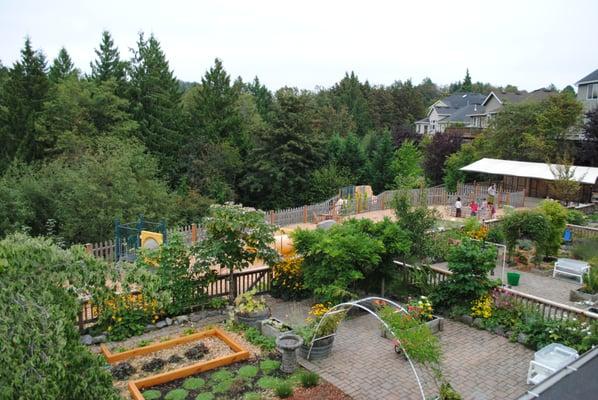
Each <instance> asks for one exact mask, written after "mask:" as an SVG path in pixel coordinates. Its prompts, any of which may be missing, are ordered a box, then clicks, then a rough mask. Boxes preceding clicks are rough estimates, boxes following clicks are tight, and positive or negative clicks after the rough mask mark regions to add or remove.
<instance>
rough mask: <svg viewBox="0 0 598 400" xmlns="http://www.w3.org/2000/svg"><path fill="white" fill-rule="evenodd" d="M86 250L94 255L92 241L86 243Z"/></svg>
mask: <svg viewBox="0 0 598 400" xmlns="http://www.w3.org/2000/svg"><path fill="white" fill-rule="evenodd" d="M85 252H86V253H87V254H90V255H93V245H92V244H91V243H85Z"/></svg>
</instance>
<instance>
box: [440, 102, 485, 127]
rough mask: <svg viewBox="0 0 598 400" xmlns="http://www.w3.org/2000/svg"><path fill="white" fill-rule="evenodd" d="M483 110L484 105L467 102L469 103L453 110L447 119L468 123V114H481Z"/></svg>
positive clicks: (469, 118)
mask: <svg viewBox="0 0 598 400" xmlns="http://www.w3.org/2000/svg"><path fill="white" fill-rule="evenodd" d="M483 112H484V106H481V105H479V104H469V105H467V106H464V107H461V108H459V109H458V110H457V111H455V112H454V113H453V114H452V115H451V116H450V117H449V119H448V120H449V121H451V122H463V123H468V122H470V121H471V117H470V115H472V114H482V113H483Z"/></svg>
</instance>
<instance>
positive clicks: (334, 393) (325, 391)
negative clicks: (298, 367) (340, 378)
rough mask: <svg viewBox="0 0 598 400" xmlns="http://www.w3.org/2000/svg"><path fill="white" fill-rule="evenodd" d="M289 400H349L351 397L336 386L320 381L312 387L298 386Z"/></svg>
mask: <svg viewBox="0 0 598 400" xmlns="http://www.w3.org/2000/svg"><path fill="white" fill-rule="evenodd" d="M288 399H289V400H315V399H318V400H351V397H350V396H349V395H347V394H345V393H344V392H343V391H342V390H340V389H339V388H337V387H336V386H334V385H332V384H330V383H328V382H324V381H322V383H320V384H319V385H318V386H315V387H312V388H302V387H298V388H296V389H295V392H294V393H293V395H292V396H291V397H288Z"/></svg>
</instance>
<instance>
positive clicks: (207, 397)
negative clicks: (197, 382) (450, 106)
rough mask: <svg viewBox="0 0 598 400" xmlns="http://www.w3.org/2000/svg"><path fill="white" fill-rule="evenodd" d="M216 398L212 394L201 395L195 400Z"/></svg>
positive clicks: (212, 399)
mask: <svg viewBox="0 0 598 400" xmlns="http://www.w3.org/2000/svg"><path fill="white" fill-rule="evenodd" d="M214 398H215V396H214V394H213V393H210V392H205V393H200V394H198V395H197V396H195V400H214Z"/></svg>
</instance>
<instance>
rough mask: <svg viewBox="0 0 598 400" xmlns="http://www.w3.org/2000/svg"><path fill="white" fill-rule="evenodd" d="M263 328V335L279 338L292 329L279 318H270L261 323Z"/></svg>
mask: <svg viewBox="0 0 598 400" xmlns="http://www.w3.org/2000/svg"><path fill="white" fill-rule="evenodd" d="M260 324H261V328H262V335H264V336H270V337H274V338H277V337H279V336H280V335H282V334H283V333H288V332H290V331H291V327H290V326H288V325H285V324H284V323H283V322H282V321H281V320H279V319H278V318H274V317H270V318H268V319H264V320H262V321H261V322H260Z"/></svg>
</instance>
